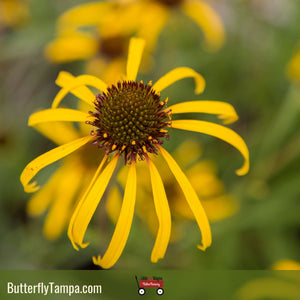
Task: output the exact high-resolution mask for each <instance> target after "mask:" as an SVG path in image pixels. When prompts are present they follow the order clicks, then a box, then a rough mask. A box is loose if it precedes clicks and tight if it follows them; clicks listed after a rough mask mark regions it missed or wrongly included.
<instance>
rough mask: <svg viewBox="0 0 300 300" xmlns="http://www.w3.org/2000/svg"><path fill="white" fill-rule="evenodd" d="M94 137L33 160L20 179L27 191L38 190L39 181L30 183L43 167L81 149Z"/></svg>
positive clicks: (75, 142) (85, 138)
mask: <svg viewBox="0 0 300 300" xmlns="http://www.w3.org/2000/svg"><path fill="white" fill-rule="evenodd" d="M93 138H94V137H92V136H86V137H83V138H80V139H77V140H75V141H72V142H70V143H68V144H65V145H62V146H59V147H56V148H54V149H52V150H50V151H48V152H46V153H44V154H42V155H40V156H38V157H37V158H35V159H34V160H33V161H31V162H30V163H29V164H28V165H27V166H26V167H25V169H24V170H23V172H22V174H21V177H20V180H21V183H22V185H23V187H24V190H25V192H27V193H33V192H36V191H37V190H38V189H39V188H40V187H39V186H37V185H36V184H37V182H36V181H34V182H32V183H29V182H30V181H31V179H32V178H33V177H34V176H35V175H36V174H37V173H38V172H39V171H40V170H41V169H43V168H45V167H46V166H48V165H50V164H52V163H54V162H55V161H57V160H59V159H61V158H63V157H65V156H67V155H68V154H70V153H72V152H74V151H75V150H77V149H79V148H80V147H82V146H83V145H85V144H86V143H88V142H89V141H91V140H92V139H93Z"/></svg>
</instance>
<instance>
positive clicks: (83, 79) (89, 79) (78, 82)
mask: <svg viewBox="0 0 300 300" xmlns="http://www.w3.org/2000/svg"><path fill="white" fill-rule="evenodd" d="M84 85H89V86H92V87H95V88H96V89H98V90H99V91H105V90H106V88H107V85H106V83H105V82H104V81H102V80H101V79H99V78H97V77H95V76H92V75H80V76H78V77H75V78H74V79H73V80H72V81H71V80H70V82H69V84H68V85H66V86H65V87H63V88H62V89H61V90H60V91H59V92H58V93H57V95H56V97H55V98H54V100H53V103H52V108H57V106H58V105H59V103H60V102H61V101H62V99H63V98H64V97H65V96H66V95H67V94H68V93H69V92H71V91H72V90H74V89H76V88H78V87H80V86H84ZM95 98H96V97H95V96H94V97H93V99H91V98H88V99H87V98H80V99H81V100H83V101H85V102H86V103H87V104H89V105H91V106H93V102H94V100H95Z"/></svg>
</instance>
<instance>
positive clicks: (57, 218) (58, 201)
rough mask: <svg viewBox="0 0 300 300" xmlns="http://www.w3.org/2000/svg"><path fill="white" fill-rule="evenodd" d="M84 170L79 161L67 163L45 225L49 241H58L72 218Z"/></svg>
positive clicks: (44, 229)
mask: <svg viewBox="0 0 300 300" xmlns="http://www.w3.org/2000/svg"><path fill="white" fill-rule="evenodd" d="M83 171H84V170H83V168H82V167H81V165H80V163H78V161H72V162H71V163H70V162H67V163H66V165H65V173H64V176H63V178H62V179H61V180H60V181H59V182H58V184H57V185H56V189H55V195H54V202H53V204H52V205H51V207H50V210H49V212H48V215H47V218H46V221H45V224H44V228H43V231H44V234H45V236H46V237H47V238H48V239H49V240H55V239H57V238H58V237H59V236H60V235H61V233H62V231H63V230H64V229H65V227H66V224H67V222H68V220H69V218H70V216H71V211H72V206H73V202H75V200H76V199H75V195H76V192H77V191H78V188H79V186H80V184H81V181H82V177H83V176H84V173H83Z"/></svg>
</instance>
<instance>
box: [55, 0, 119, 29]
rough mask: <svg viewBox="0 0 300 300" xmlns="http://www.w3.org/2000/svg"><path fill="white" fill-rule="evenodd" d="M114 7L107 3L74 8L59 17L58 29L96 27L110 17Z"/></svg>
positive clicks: (112, 4)
mask: <svg viewBox="0 0 300 300" xmlns="http://www.w3.org/2000/svg"><path fill="white" fill-rule="evenodd" d="M114 7H115V3H109V2H94V3H87V4H83V5H78V6H75V7H74V8H72V9H70V10H68V11H67V12H65V13H64V14H62V15H61V16H60V17H59V19H58V27H59V28H64V27H66V26H76V27H79V26H81V25H84V26H88V25H98V24H100V23H102V22H103V21H104V20H105V18H106V16H107V15H110V13H111V11H112V9H114Z"/></svg>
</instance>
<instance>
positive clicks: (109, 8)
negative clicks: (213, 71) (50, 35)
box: [45, 0, 225, 81]
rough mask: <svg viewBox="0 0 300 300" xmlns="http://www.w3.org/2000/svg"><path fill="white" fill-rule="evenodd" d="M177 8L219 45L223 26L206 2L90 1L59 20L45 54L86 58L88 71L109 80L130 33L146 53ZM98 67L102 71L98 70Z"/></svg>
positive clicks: (60, 59)
mask: <svg viewBox="0 0 300 300" xmlns="http://www.w3.org/2000/svg"><path fill="white" fill-rule="evenodd" d="M175 8H178V9H179V10H181V11H182V12H184V13H185V14H186V15H187V16H188V17H189V18H191V19H192V20H194V21H195V22H196V24H197V25H198V26H199V27H200V28H201V29H202V30H203V32H204V36H205V41H206V43H205V44H206V46H207V47H206V48H209V49H212V50H217V49H219V48H220V47H221V46H222V44H223V42H224V36H225V33H224V26H223V24H222V21H221V19H220V18H219V16H218V15H217V13H216V12H215V11H214V10H213V8H211V7H210V6H209V4H208V3H206V2H204V1H198V0H182V1H178V0H177V1H163V0H162V1H157V0H155V1H154V0H147V1H145V0H141V1H116V2H93V3H88V4H83V5H79V6H77V7H74V8H72V9H70V10H69V11H67V12H65V13H64V14H63V15H62V16H61V17H60V18H59V19H58V21H57V37H56V39H55V40H53V41H52V42H50V43H49V44H48V45H47V47H46V49H45V55H46V58H47V59H48V60H49V61H50V62H54V63H66V62H71V61H76V60H86V62H87V63H86V69H87V72H88V73H92V74H94V75H96V76H101V78H104V79H106V80H108V81H111V78H115V75H116V74H120V71H121V70H123V69H124V66H125V64H126V61H125V59H124V57H126V49H127V47H128V42H129V39H130V37H132V36H136V37H139V38H143V39H145V40H146V41H147V48H146V49H145V50H146V54H147V56H149V55H150V53H151V52H152V50H153V48H154V46H155V44H156V41H157V39H158V36H159V34H160V32H161V31H162V29H163V28H164V26H165V25H166V23H167V21H168V19H169V18H171V17H172V15H173V14H172V12H173V11H174V9H175ZM153 20H155V22H154V21H153ZM99 70H104V71H101V74H99V72H100V71H99Z"/></svg>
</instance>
